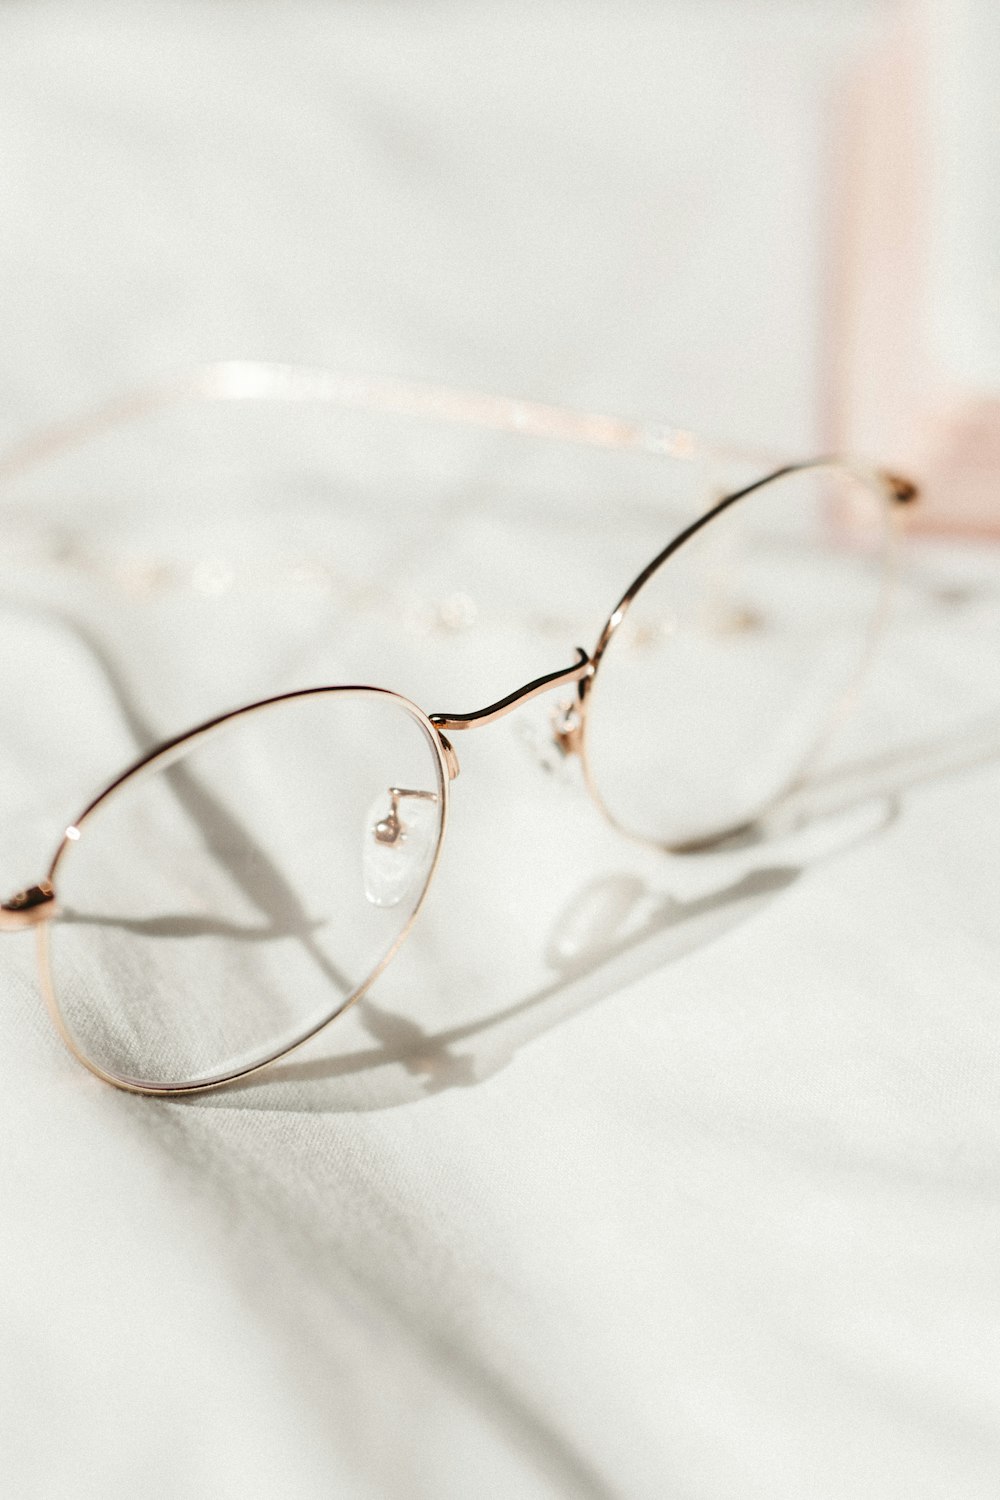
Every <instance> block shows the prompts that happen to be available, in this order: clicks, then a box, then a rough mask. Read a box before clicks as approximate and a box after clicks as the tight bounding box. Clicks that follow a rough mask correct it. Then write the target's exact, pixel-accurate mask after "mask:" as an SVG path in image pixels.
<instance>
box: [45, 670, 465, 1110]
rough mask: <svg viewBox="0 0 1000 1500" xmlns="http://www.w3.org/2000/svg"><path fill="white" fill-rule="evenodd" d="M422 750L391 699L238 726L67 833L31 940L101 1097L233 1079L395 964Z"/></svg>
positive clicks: (408, 717)
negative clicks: (111, 1088)
mask: <svg viewBox="0 0 1000 1500" xmlns="http://www.w3.org/2000/svg"><path fill="white" fill-rule="evenodd" d="M432 735H433V731H432V730H431V729H430V728H429V726H428V725H427V723H426V721H425V720H423V719H422V718H421V717H419V716H418V714H417V711H416V710H411V709H410V707H409V706H408V705H406V704H404V703H403V701H402V700H400V699H398V698H395V697H394V696H393V695H391V694H384V693H378V692H375V691H373V690H367V689H350V688H344V689H328V690H324V691H320V692H316V693H308V694H300V695H297V696H294V697H291V698H286V699H284V700H282V701H280V702H277V703H274V704H269V705H266V706H262V707H259V708H255V709H248V710H245V711H243V712H242V713H239V714H237V715H234V716H232V717H231V718H229V719H226V720H225V721H224V722H223V723H222V724H221V725H218V726H217V727H216V728H214V729H212V730H211V731H209V732H208V733H207V734H205V735H204V736H200V737H195V738H194V739H193V740H190V741H188V742H186V743H185V744H183V745H181V746H179V747H178V748H177V750H176V751H174V752H170V753H168V755H167V756H166V757H164V758H163V759H161V760H158V761H156V762H154V763H153V764H152V765H150V766H148V767H146V768H144V769H142V770H140V771H139V772H137V773H136V774H134V775H133V776H132V777H130V778H128V779H127V780H125V781H124V782H123V783H122V784H121V785H120V786H119V787H118V788H117V789H116V790H114V791H113V792H112V793H111V794H110V795H108V796H106V797H105V798H104V799H102V800H100V801H99V802H98V803H97V805H96V806H95V808H94V809H93V810H92V812H91V813H89V814H88V815H87V816H86V817H85V818H83V819H82V820H81V823H80V830H79V837H78V838H77V839H76V840H74V841H71V842H69V843H67V844H66V845H64V848H63V850H62V852H61V855H60V859H59V861H58V864H57V867H56V871H55V886H56V893H57V899H58V902H59V913H60V914H59V917H58V918H57V920H56V921H55V922H53V923H52V924H51V926H50V930H49V931H48V932H47V933H46V934H45V936H44V938H43V960H44V961H45V962H46V963H47V966H48V974H49V980H50V984H51V988H52V992H53V997H54V1000H55V1002H56V1004H57V1006H58V1009H59V1012H60V1015H61V1017H62V1021H63V1024H64V1025H65V1027H66V1029H67V1031H68V1033H69V1036H70V1039H71V1040H72V1042H73V1044H74V1046H75V1047H76V1048H77V1050H78V1051H79V1052H80V1053H81V1054H82V1055H83V1056H84V1057H85V1058H86V1059H87V1060H89V1061H90V1062H91V1063H93V1064H94V1065H96V1066H97V1067H98V1068H99V1069H101V1070H102V1071H104V1072H106V1073H108V1074H110V1075H112V1076H113V1077H114V1078H116V1079H118V1080H119V1081H124V1082H129V1083H133V1084H139V1085H146V1086H151V1087H169V1086H171V1085H174V1086H176V1085H191V1084H196V1083H203V1082H206V1081H209V1080H215V1079H217V1078H219V1077H224V1076H228V1075H231V1074H234V1073H239V1072H242V1071H245V1070H246V1069H248V1068H251V1067H254V1066H257V1065H258V1064H260V1063H262V1062H265V1061H267V1060H268V1059H270V1058H272V1057H274V1056H276V1055H278V1054H279V1053H281V1052H283V1051H285V1050H286V1049H287V1048H288V1047H290V1046H292V1045H293V1044H294V1043H295V1042H297V1041H298V1040H300V1039H301V1038H302V1037H304V1036H307V1035H309V1034H310V1033H311V1032H312V1031H314V1030H315V1029H316V1028H317V1027H318V1026H320V1025H322V1024H323V1023H324V1022H325V1021H327V1020H329V1019H330V1018H331V1017H332V1016H334V1015H336V1014H337V1012H338V1011H340V1010H342V1009H343V1007H344V1006H345V1005H346V1004H347V1003H348V1002H349V1001H350V1000H352V999H354V998H355V997H356V996H357V995H358V993H359V992H360V991H361V990H363V989H364V988H365V987H366V985H367V984H368V983H369V982H370V981H371V979H372V978H373V977H374V975H375V974H376V973H377V972H378V970H379V969H380V968H381V967H382V966H383V965H384V963H385V962H386V961H387V959H388V958H389V957H390V956H391V954H392V953H393V952H394V951H395V948H396V946H397V945H398V943H399V942H400V941H401V939H402V937H403V936H404V935H405V932H406V930H407V928H408V926H409V924H410V921H411V919H412V917H413V915H414V913H415V911H416V909H417V907H418V906H419V904H420V902H421V900H422V899H423V895H424V892H425V890H426V888H427V884H428V882H429V880H430V877H431V874H432V873H433V869H434V865H435V862H436V859H437V854H438V849H439V847H440V840H441V833H442V829H443V823H444V811H445V795H446V789H445V782H444V776H443V772H442V769H441V761H440V755H439V752H438V750H437V748H436V742H435V741H434V740H433V739H432Z"/></svg>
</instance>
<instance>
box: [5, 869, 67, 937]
mask: <svg viewBox="0 0 1000 1500" xmlns="http://www.w3.org/2000/svg"><path fill="white" fill-rule="evenodd" d="M55 899H56V893H55V891H54V890H53V889H52V884H51V882H50V881H48V880H41V881H39V883H38V884H37V885H30V886H28V888H27V889H26V890H23V891H18V892H17V894H16V895H15V896H11V897H10V899H9V900H8V901H4V902H2V903H0V932H18V931H20V930H21V928H23V927H34V926H36V925H37V924H38V923H39V922H47V921H48V920H49V918H50V917H52V916H54V915H55Z"/></svg>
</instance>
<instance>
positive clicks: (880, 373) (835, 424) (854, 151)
mask: <svg viewBox="0 0 1000 1500" xmlns="http://www.w3.org/2000/svg"><path fill="white" fill-rule="evenodd" d="M998 60H1000V6H998V5H997V4H996V0H909V3H905V4H903V5H901V6H899V7H898V8H897V9H896V10H894V11H893V12H892V15H891V21H890V24H889V26H888V28H887V30H886V33H885V35H884V37H883V41H882V45H881V46H880V47H879V49H878V50H877V52H876V53H875V54H874V55H872V56H870V57H869V58H868V60H867V62H866V64H865V67H864V69H863V70H862V71H861V73H860V74H859V76H858V77H857V78H856V79H855V80H854V87H853V88H852V90H851V92H850V95H849V98H848V100H847V119H846V122H844V135H845V136H846V139H845V140H842V142H841V145H842V148H843V149H842V150H841V152H840V154H839V161H840V163H841V170H842V174H843V175H842V179H841V182H840V184H839V188H840V191H839V192H838V206H839V213H838V222H837V254H836V276H835V283H836V284H835V294H834V321H833V329H832V334H833V337H832V339H831V341H830V342H831V379H830V396H831V402H830V434H829V435H830V439H831V442H832V444H833V445H834V446H836V447H838V448H843V449H847V450H849V451H852V452H860V453H864V454H877V455H879V456H880V458H881V460H883V461H885V462H887V463H889V464H890V465H892V466H894V467H898V468H899V469H900V470H902V471H903V472H905V473H907V474H911V475H912V476H913V477H914V478H915V479H916V480H917V481H918V483H920V485H921V488H922V490H923V492H924V497H925V504H924V505H922V506H921V507H920V511H919V512H918V513H917V514H918V516H919V519H920V521H921V522H922V524H923V525H925V526H928V527H932V528H935V529H947V530H952V531H979V532H981V531H995V532H1000V194H998V193H997V190H996V186H995V183H996V170H997V163H998V162H1000V93H998V91H997V88H996V84H995V70H996V65H997V62H998Z"/></svg>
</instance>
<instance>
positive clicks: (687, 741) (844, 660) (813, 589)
mask: <svg viewBox="0 0 1000 1500" xmlns="http://www.w3.org/2000/svg"><path fill="white" fill-rule="evenodd" d="M890 539H891V515H890V511H889V506H888V503H887V501H886V499H885V497H884V496H883V495H882V494H881V493H880V492H879V491H877V490H876V489H874V488H873V487H871V486H869V485H868V484H867V483H863V482H862V481H861V480H858V479H856V478H854V477H853V476H852V475H850V474H848V473H847V472H846V471H844V470H842V469H839V468H836V467H834V466H830V465H822V466H818V467H816V468H812V469H809V470H806V471H803V472H799V473H795V474H789V475H785V476H783V477H782V478H780V479H777V480H775V481H773V482H772V483H770V484H768V485H765V486H763V487H762V488H761V489H760V490H756V491H754V492H752V493H751V494H749V495H747V496H746V497H745V498H743V499H742V500H739V501H737V502H735V503H734V504H733V505H732V506H730V507H729V508H728V509H727V510H725V511H723V512H722V513H721V514H720V515H718V516H717V517H715V518H714V519H713V520H711V521H710V522H708V524H707V525H706V526H705V527H704V528H703V529H702V530H700V531H698V532H697V533H695V535H694V536H693V537H692V538H691V539H690V540H689V541H687V542H685V543H684V544H683V545H682V546H681V547H680V548H679V549H678V551H677V552H676V553H674V554H673V555H672V556H671V557H669V558H668V559H667V560H666V561H665V562H664V563H663V565H662V566H661V567H660V568H658V569H657V571H656V572H655V573H654V574H653V575H652V577H651V578H650V579H649V580H648V581H647V582H646V583H645V584H644V585H643V587H642V588H641V589H640V590H639V592H638V594H637V595H636V596H635V598H634V599H633V600H632V603H631V605H630V607H629V608H628V610H627V612H626V613H625V616H624V618H623V620H622V622H621V624H620V625H619V626H618V627H617V629H616V630H615V631H614V633H613V634H612V636H611V639H610V641H609V643H608V645H607V649H606V650H605V652H604V655H603V657H602V659H601V662H600V666H599V670H598V672H597V675H596V678H595V680H594V684H593V688H592V691H591V697H590V702H589V704H588V712H587V716H586V727H585V749H586V757H587V764H588V773H589V776H590V780H591V784H592V787H593V790H594V791H595V793H596V795H597V796H598V798H599V799H600V801H601V802H602V803H603V805H604V807H605V808H606V810H607V811H608V813H609V814H610V816H611V818H612V819H613V820H614V821H615V822H616V823H617V824H618V825H619V827H621V828H622V829H624V830H625V831H626V832H627V833H630V834H633V835H635V836H636V837H638V838H642V839H644V840H648V841H650V842H653V843H657V844H662V845H664V846H666V847H668V848H683V847H685V846H693V845H697V844H700V843H707V842H710V841H711V840H713V839H716V838H719V837H721V836H722V835H723V834H726V833H729V832H732V831H735V830H737V829H740V828H743V827H746V826H747V825H748V824H750V823H752V822H753V821H754V820H755V819H757V818H758V817H760V815H761V814H762V813H763V812H764V811H765V810H767V809H768V808H770V807H773V805H774V804H775V802H776V801H777V800H778V799H779V798H780V797H781V796H782V795H783V794H784V793H786V792H787V791H788V790H790V789H791V787H792V786H793V785H795V784H797V783H798V782H799V781H800V779H801V777H802V776H803V774H804V772H805V770H806V768H807V767H808V766H809V765H811V764H814V763H815V758H816V757H818V755H819V754H820V753H822V752H823V751H824V750H825V748H826V746H827V745H828V744H829V742H830V739H831V737H832V736H833V734H834V732H835V730H836V729H837V727H838V725H839V724H840V723H842V722H843V720H844V718H845V717H846V714H847V712H848V711H849V708H850V706H851V702H852V699H853V697H854V695H855V694H856V691H857V689H858V687H859V686H860V682H861V679H862V675H863V669H864V667H865V665H866V664H867V660H868V657H869V655H870V651H871V647H872V644H873V641H874V638H875V635H876V634H877V627H878V624H879V622H880V620H881V619H882V616H883V614H884V605H885V601H886V596H887V584H888V579H889V569H888V566H887V562H888V548H889V543H890Z"/></svg>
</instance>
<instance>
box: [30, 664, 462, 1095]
mask: <svg viewBox="0 0 1000 1500" xmlns="http://www.w3.org/2000/svg"><path fill="white" fill-rule="evenodd" d="M345 695H352V696H363V697H377V698H380V699H382V700H384V701H387V702H391V703H395V704H397V705H398V706H399V708H401V709H402V710H404V711H405V712H406V713H407V714H409V716H410V717H411V718H412V719H414V720H415V721H416V723H417V724H418V726H419V727H420V729H421V730H422V732H423V734H424V738H425V739H426V741H427V743H428V746H429V748H430V750H431V753H432V755H433V759H434V765H435V769H436V771H437V781H438V787H437V790H438V796H439V797H440V799H441V802H440V805H441V816H440V819H439V822H438V832H437V842H436V845H435V849H434V855H433V858H432V860H431V863H430V866H429V868H428V871H427V876H426V879H425V880H424V885H423V889H422V890H421V893H420V898H419V900H418V901H417V904H416V905H415V907H414V908H413V911H412V912H411V913H410V916H409V918H408V919H407V921H406V923H405V924H404V926H403V928H402V930H401V931H400V932H399V934H398V935H397V937H396V939H395V941H394V942H393V943H392V944H391V946H390V947H389V949H388V950H387V952H386V953H385V954H384V955H383V957H382V958H381V960H380V961H379V962H378V964H376V966H375V968H374V969H373V970H372V971H371V973H370V974H368V975H367V976H366V978H365V979H364V980H363V981H362V982H361V984H360V985H358V986H357V987H356V988H355V989H353V990H352V991H351V993H350V994H349V995H348V997H347V999H346V1000H344V1001H342V1002H341V1003H340V1004H339V1005H338V1006H337V1007H336V1009H335V1010H333V1011H332V1012H331V1013H330V1014H329V1015H327V1016H325V1017H324V1018H323V1019H322V1020H321V1021H318V1022H316V1023H315V1024H314V1025H311V1026H310V1027H309V1028H308V1029H307V1030H306V1031H304V1032H303V1033H302V1034H301V1035H300V1036H298V1037H296V1038H295V1040H294V1041H292V1042H289V1043H287V1044H285V1045H284V1046H281V1047H279V1048H277V1049H276V1050H275V1051H273V1052H271V1053H270V1054H269V1055H268V1056H267V1057H264V1058H261V1059H260V1061H258V1062H255V1063H251V1064H250V1065H248V1066H246V1067H240V1068H233V1069H229V1070H227V1071H225V1072H222V1073H218V1074H213V1075H212V1076H211V1077H209V1078H204V1079H200V1080H198V1081H197V1082H189V1083H156V1084H153V1083H145V1082H143V1081H142V1080H141V1079H137V1078H130V1077H126V1076H123V1075H119V1074H116V1073H113V1072H110V1071H109V1070H108V1069H106V1068H103V1067H101V1065H100V1064H99V1063H97V1062H95V1061H94V1060H93V1059H92V1058H90V1057H88V1056H87V1054H86V1053H85V1052H84V1051H83V1050H82V1049H81V1047H80V1046H79V1045H78V1044H77V1042H76V1040H75V1038H74V1037H73V1035H72V1033H71V1031H70V1029H69V1027H68V1025H67V1023H66V1021H65V1019H64V1017H63V1014H62V1008H61V1006H60V1004H59V1000H58V997H57V995H56V985H55V982H54V980H53V977H52V966H51V962H50V952H49V937H48V929H49V927H50V926H51V925H52V924H51V923H49V922H42V923H40V924H39V926H38V928H37V929H36V931H37V942H38V950H37V957H38V970H39V978H40V981H41V987H42V993H43V995H44V997H45V1003H46V1006H47V1008H48V1011H49V1014H50V1015H51V1017H52V1020H53V1022H54V1024H55V1026H56V1029H57V1031H58V1033H59V1035H60V1037H61V1038H62V1040H63V1042H64V1043H65V1044H66V1046H67V1048H68V1049H69V1051H70V1052H71V1053H72V1055H73V1056H74V1057H75V1058H76V1060H77V1061H78V1062H80V1063H82V1064H83V1066H84V1067H85V1068H86V1069H87V1070H88V1071H89V1072H90V1073H93V1074H94V1075H95V1076H96V1077H97V1078H100V1079H101V1080H102V1081H103V1082H105V1083H110V1084H113V1085H114V1087H115V1088H118V1089H122V1090H124V1091H125V1092H126V1093H131V1094H147V1095H154V1096H159V1097H161V1098H164V1097H173V1096H176V1095H182V1094H200V1093H206V1092H208V1091H209V1090H211V1089H218V1088H222V1087H223V1086H224V1085H226V1084H229V1083H235V1082H236V1081H237V1080H238V1079H242V1078H249V1077H250V1076H251V1075H252V1074H254V1073H259V1072H261V1070H262V1069H264V1068H269V1067H271V1065H272V1064H273V1063H276V1062H278V1061H280V1060H281V1058H284V1057H287V1056H288V1055H289V1054H290V1053H292V1052H294V1051H296V1050H297V1049H298V1048H299V1047H302V1046H304V1045H305V1043H306V1042H308V1041H310V1040H311V1039H312V1038H313V1037H314V1036H317V1035H318V1033H319V1032H321V1031H322V1030H323V1029H324V1028H325V1027H326V1026H329V1025H330V1024H331V1022H333V1021H335V1020H336V1019H337V1017H338V1016H342V1015H343V1014H344V1012H345V1011H346V1010H349V1009H350V1007H351V1006H352V1005H354V1004H355V1003H356V1001H358V1000H360V999H361V997H362V995H364V994H365V993H366V992H367V991H368V990H369V989H370V988H371V986H372V985H373V984H374V983H375V980H376V979H377V978H378V977H379V975H380V974H382V973H383V972H384V971H385V969H386V968H387V967H388V965H389V964H390V963H391V962H392V960H393V959H394V958H395V956H396V954H397V953H398V952H399V950H400V948H401V947H402V945H403V943H404V942H405V941H406V939H407V937H408V936H409V934H410V932H411V931H412V929H413V926H414V923H415V922H416V920H417V917H418V916H419V915H420V911H421V909H422V907H423V905H424V902H425V901H426V899H427V893H428V891H429V890H430V888H431V885H432V883H433V880H434V876H435V874H436V872H437V867H438V864H439V863H440V859H441V850H442V847H443V845H444V836H445V829H446V827H447V821H448V806H449V795H450V776H449V771H448V764H447V760H446V750H445V746H444V743H443V741H442V737H441V735H440V733H439V731H438V730H437V728H436V727H435V726H434V724H432V723H431V720H430V718H429V717H428V715H427V714H425V713H424V711H423V709H421V708H418V707H417V705H416V704H415V703H411V701H410V700H409V699H408V698H404V697H403V696H402V695H401V694H399V693H394V692H392V691H391V690H389V689H388V688H377V687H370V686H366V685H362V684H357V685H355V684H348V685H344V686H335V687H319V688H301V689H297V690H295V691H293V692H289V693H280V694H278V695H277V696H275V697H273V698H263V699H260V700H259V701H257V702H255V703H248V704H245V705H244V706H243V707H242V708H234V709H231V710H230V711H229V712H228V713H224V714H220V715H218V716H217V717H216V718H214V719H210V720H208V721H207V722H206V723H203V724H199V725H197V726H196V727H195V728H194V729H190V730H188V731H187V732H186V733H184V734H181V735H178V736H177V737H176V738H174V739H172V740H169V741H167V742H166V743H165V744H162V745H159V746H157V747H156V748H155V749H153V750H152V751H150V752H149V754H148V755H146V756H144V757H143V758H142V759H141V760H138V761H136V762H134V763H133V764H132V765H131V766H129V767H128V768H127V769H126V770H124V771H123V772H122V773H121V775H120V776H117V777H116V778H115V779H114V780H113V781H112V782H110V783H109V784H108V785H107V786H106V787H105V788H104V790H103V791H101V792H100V793H98V795H97V796H96V797H95V798H94V799H93V800H92V801H91V802H90V803H88V805H87V806H86V808H85V809H84V810H83V812H82V813H81V814H80V816H79V817H78V818H77V819H76V820H75V821H74V822H73V823H70V824H69V825H68V828H67V831H66V833H64V835H63V837H62V839H61V841H60V843H59V846H58V848H57V849H56V852H55V854H54V855H53V857H52V863H51V864H50V866H49V871H48V876H47V879H48V880H49V881H50V882H51V883H52V885H53V887H54V888H55V892H56V900H57V901H58V894H59V888H58V883H57V875H58V871H59V866H60V865H61V863H62V861H63V859H64V858H65V856H66V853H67V851H68V850H69V849H70V848H72V846H73V844H74V842H75V837H76V836H78V833H79V830H80V829H81V828H82V827H83V825H84V824H85V823H86V822H87V820H88V819H89V818H90V817H91V816H92V814H93V813H95V812H96V811H97V809H98V808H99V807H101V806H102V805H103V804H104V803H105V802H107V801H108V800H109V798H111V797H112V796H114V794H115V793H116V792H118V791H120V790H121V789H122V788H123V787H125V786H126V785H129V784H131V783H133V782H135V781H136V780H138V779H139V778H140V777H143V776H146V775H150V774H153V773H154V772H156V771H160V770H163V769H165V767H166V766H168V765H170V764H172V763H173V761H174V760H175V759H180V758H182V756H183V754H184V753H186V752H187V751H188V750H189V749H190V748H192V747H193V746H194V745H196V744H198V743H200V742H201V741H202V740H205V739H208V738H209V737H210V736H211V735H212V734H214V733H215V731H217V730H219V729H222V728H224V727H225V726H226V725H228V724H231V723H233V722H234V721H235V720H239V719H244V718H248V717H249V716H250V715H252V714H255V713H260V712H264V711H266V710H267V709H274V708H277V707H279V706H280V705H281V704H284V703H292V702H297V701H301V700H303V699H307V698H320V697H332V696H345ZM57 920H58V918H57Z"/></svg>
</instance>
